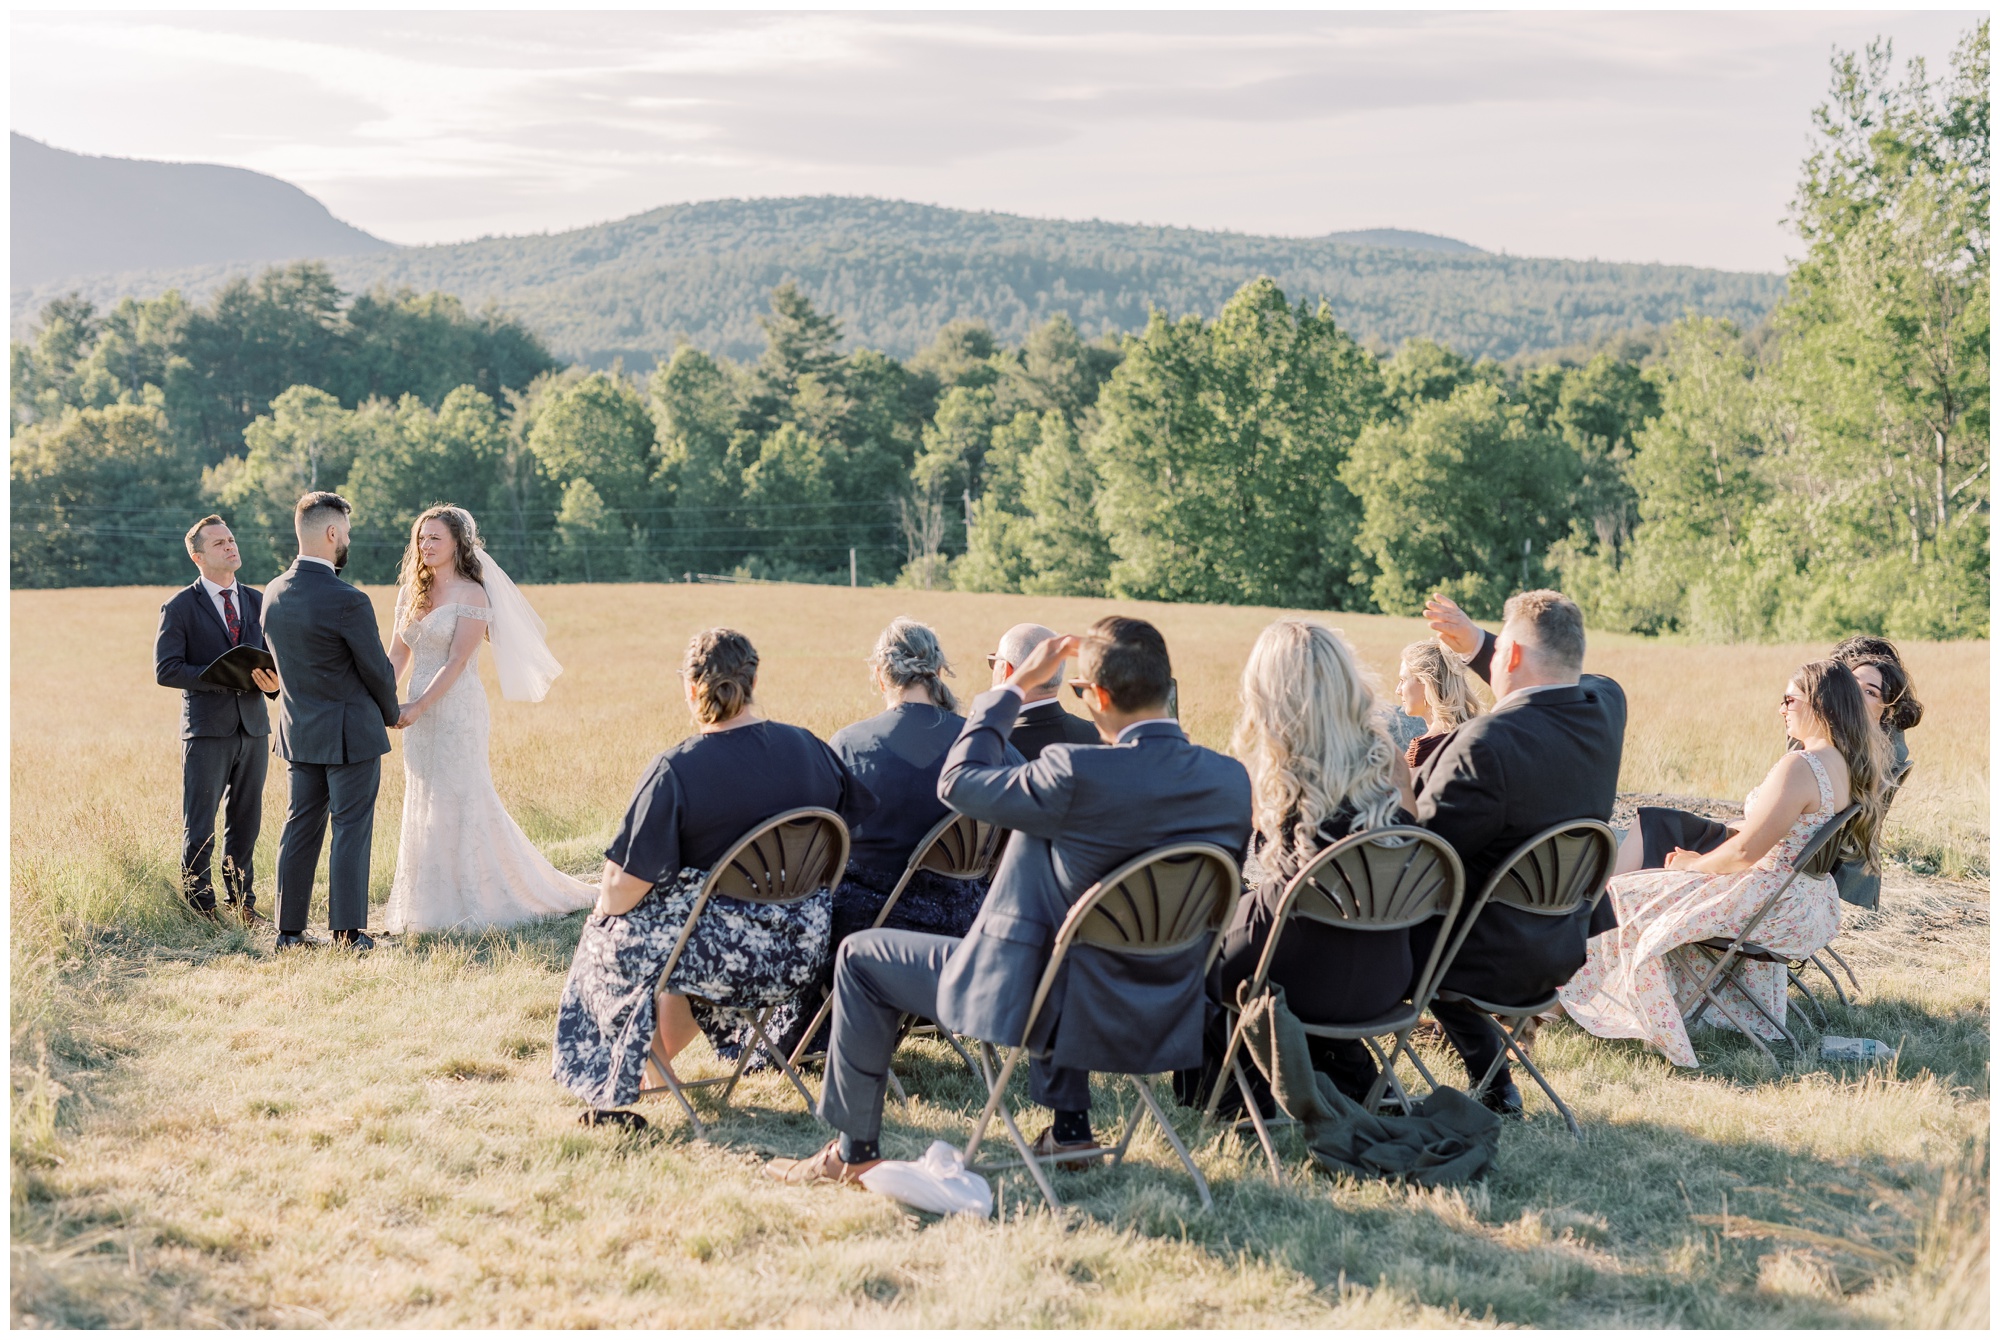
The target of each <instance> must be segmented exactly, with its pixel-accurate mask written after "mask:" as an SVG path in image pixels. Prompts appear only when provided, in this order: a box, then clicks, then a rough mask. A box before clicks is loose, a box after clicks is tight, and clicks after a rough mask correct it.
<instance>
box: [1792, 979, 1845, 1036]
mask: <svg viewBox="0 0 2000 1340" xmlns="http://www.w3.org/2000/svg"><path fill="white" fill-rule="evenodd" d="M1785 980H1786V981H1787V982H1788V983H1789V984H1790V985H1792V986H1795V987H1797V988H1798V989H1799V994H1800V995H1801V996H1803V997H1805V1003H1806V1005H1807V1006H1808V1007H1809V1008H1810V1009H1811V1010H1812V1013H1813V1017H1814V1018H1815V1019H1817V1020H1818V1021H1819V1026H1820V1027H1821V1028H1825V1027H1826V1010H1825V1008H1824V1007H1823V1006H1821V1005H1820V1003H1819V998H1818V997H1816V996H1814V995H1813V993H1812V988H1811V987H1809V986H1807V985H1806V981H1805V978H1803V977H1801V976H1799V974H1798V972H1797V971H1796V970H1795V969H1793V968H1790V967H1787V968H1786V969H1785ZM1833 989H1834V990H1835V991H1836V992H1838V991H1839V990H1840V985H1839V983H1837V982H1836V983H1835V984H1834V988H1833ZM1842 1003H1843V1004H1845V1003H1846V1002H1845V1001H1843V1002H1842Z"/></svg>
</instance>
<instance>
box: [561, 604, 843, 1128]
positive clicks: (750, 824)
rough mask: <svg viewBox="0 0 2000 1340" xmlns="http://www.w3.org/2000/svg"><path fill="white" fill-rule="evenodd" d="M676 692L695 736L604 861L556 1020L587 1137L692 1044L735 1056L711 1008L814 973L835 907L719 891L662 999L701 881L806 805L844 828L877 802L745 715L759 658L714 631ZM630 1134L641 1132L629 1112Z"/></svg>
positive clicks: (837, 765) (777, 992)
mask: <svg viewBox="0 0 2000 1340" xmlns="http://www.w3.org/2000/svg"><path fill="white" fill-rule="evenodd" d="M681 679H682V682H683V687H684V689H685V692H686V695H687V701H688V708H689V711H690V712H691V713H692V714H693V716H694V719H695V722H696V724H697V725H698V726H699V727H700V729H699V731H698V732H697V733H696V734H694V735H691V736H689V737H688V738H687V739H685V740H683V741H681V742H680V743H679V744H677V745H675V746H674V747H673V748H671V749H669V750H667V751H666V752H665V753H663V754H661V755H660V756H659V757H658V758H656V759H654V760H653V763H652V766H651V767H649V768H648V769H647V770H646V774H645V776H643V777H642V778H640V779H639V786H638V790H637V791H635V792H634V793H633V796H632V803H631V806H630V807H629V808H628V809H627V810H626V812H625V819H624V822H623V823H622V824H621V825H620V826H619V829H618V835H617V836H616V837H615V838H613V839H612V842H611V846H610V847H609V848H607V849H606V851H605V853H604V855H605V865H604V875H603V882H602V888H601V890H600V892H599V894H598V898H597V906H596V908H595V910H594V911H593V912H592V913H591V915H590V918H589V919H588V920H587V921H586V922H585V923H584V928H583V935H582V938H580V939H579V940H578V941H577V946H576V957H575V958H574V959H573V960H572V961H571V963H570V970H569V980H568V981H567V982H566V983H565V984H564V986H563V995H562V1005H561V1007H560V1008H559V1010H558V1012H557V1015H556V1040H555V1079H556V1082H557V1083H559V1084H561V1085H562V1086H563V1087H564V1088H566V1089H568V1090H569V1091H570V1092H571V1093H573V1094H575V1095H576V1096H577V1097H579V1098H581V1099H583V1101H585V1102H586V1103H589V1104H590V1106H591V1108H592V1109H593V1110H592V1111H591V1112H589V1113H586V1114H585V1115H584V1121H585V1122H586V1123H587V1124H591V1123H595V1122H597V1121H600V1120H603V1119H604V1114H605V1113H606V1112H607V1110H608V1109H612V1108H617V1107H620V1106H622V1105H623V1104H626V1103H629V1102H631V1101H632V1100H633V1099H634V1098H636V1097H638V1094H639V1090H640V1088H641V1087H642V1082H643V1079H644V1072H645V1066H646V1063H647V1061H648V1060H649V1059H650V1060H651V1062H652V1063H653V1064H654V1065H655V1066H657V1067H659V1068H661V1069H663V1070H664V1069H666V1068H667V1067H670V1066H671V1065H672V1063H673V1059H674V1057H675V1056H677V1055H679V1053H680V1052H681V1050H682V1049H683V1048H685V1047H686V1046H687V1045H688V1044H689V1043H690V1042H692V1041H694V1039H695V1035H696V1034H697V1033H698V1032H707V1033H709V1035H710V1039H711V1041H712V1042H714V1043H715V1044H716V1046H717V1048H718V1050H719V1051H720V1050H725V1049H726V1050H728V1051H730V1052H732V1053H733V1051H734V1047H735V1045H736V1044H737V1043H738V1041H739V1039H738V1038H737V1037H736V1030H735V1026H734V1024H733V1023H731V1022H730V1021H728V1020H727V1019H726V1017H721V1016H718V1014H717V1012H715V1011H713V1010H711V1009H709V1008H708V1005H709V1004H710V1003H713V1004H716V1005H729V1006H757V1005H765V1004H770V1003H772V1002H774V1001H777V1000H782V999H785V998H787V997H789V996H791V995H794V994H796V993H797V992H798V991H799V990H801V989H802V988H804V987H805V986H806V985H808V984H809V983H811V982H813V981H815V980H816V979H818V978H819V977H821V976H823V975H824V973H825V970H826V965H827V961H828V957H829V955H830V953H831V949H830V946H829V938H830V923H831V903H832V899H831V895H830V894H829V893H827V892H825V891H822V892H821V893H819V894H816V895H814V896H813V897H812V898H809V899H807V900H806V901H804V902H800V903H792V904H789V905H786V906H782V907H774V906H769V905H765V904H760V903H749V902H744V901H742V900H739V899H735V898H730V897H726V896H723V895H721V894H717V895H716V896H714V897H712V898H710V899H709V901H708V905H707V907H706V909H705V910H704V911H703V912H702V916H701V921H700V923H699V924H698V926H697V927H696V930H695V932H694V935H693V936H692V938H691V939H690V940H689V942H688V946H687V948H686V950H685V951H683V952H682V954H681V957H680V961H679V962H677V963H676V964H675V965H674V972H673V976H672V978H671V979H669V980H668V981H667V982H666V983H665V985H664V989H663V990H662V992H661V994H660V995H659V996H658V998H657V1002H656V1001H655V997H654V992H655V990H656V989H659V988H661V983H660V974H661V973H662V972H663V971H665V969H666V964H667V959H668V957H669V956H670V955H672V953H673V948H674V943H675V941H676V939H677V938H678V937H679V935H680V931H681V926H682V924H683V923H684V922H685V921H686V920H687V915H688V912H689V910H690V909H691V908H692V907H693V905H694V899H695V896H696V895H697V894H698V893H699V892H700V889H701V885H702V881H703V880H704V879H706V878H707V875H708V870H709V868H710V867H711V866H712V865H713V864H714V863H715V862H716V861H718V860H720V859H721V858H722V856H723V855H724V853H726V852H727V851H728V850H729V848H730V847H732V846H734V845H735V844H736V842H737V840H738V839H740V838H742V837H743V836H745V835H746V834H748V833H749V832H750V831H751V830H753V829H755V828H756V827H758V826H759V825H760V824H762V823H764V822H765V821H766V820H768V819H770V818H772V817H773V816H775V815H778V814H782V813H784V812H785V811H786V810H792V809H798V808H801V807H803V806H809V805H810V806H819V807H822V808H825V809H830V810H833V811H835V812H836V813H838V814H839V815H840V816H841V818H842V819H844V820H845V821H847V822H848V823H849V824H852V823H854V822H855V821H856V820H858V819H860V818H863V817H865V816H866V815H867V814H869V813H870V812H871V811H872V810H873V809H874V807H875V799H874V796H873V795H872V794H871V793H870V792H869V790H868V788H867V787H866V786H865V785H863V784H862V783H861V782H859V781H858V780H856V778H855V777H854V775H853V774H852V773H850V772H849V771H848V769H847V766H846V764H844V763H842V762H841V760H840V757H839V756H838V755H837V754H835V753H834V752H833V750H831V749H829V748H828V747H827V746H826V744H825V742H823V741H822V740H820V739H819V738H818V737H817V736H815V735H813V734H812V733H811V732H810V731H806V730H803V729H801V728H799V727H797V726H787V725H782V724H780V723H778V722H775V721H770V720H767V719H766V718H764V717H763V716H762V715H760V714H759V713H758V712H757V711H756V709H755V707H754V706H753V703H752V694H753V691H754V690H755V687H756V681H757V651H756V648H754V647H752V646H751V645H750V640H749V639H748V638H746V637H744V636H743V635H742V634H741V633H738V632H735V631H733V630H730V629H727V628H711V629H709V630H708V631H707V632H704V633H698V634H696V635H695V637H694V639H693V641H691V642H690V643H689V644H688V650H687V656H686V658H685V660H684V661H683V663H682V667H681ZM622 1119H623V1120H624V1121H625V1122H626V1123H627V1124H643V1123H642V1122H640V1121H639V1120H638V1119H637V1118H636V1117H635V1116H633V1115H632V1114H622Z"/></svg>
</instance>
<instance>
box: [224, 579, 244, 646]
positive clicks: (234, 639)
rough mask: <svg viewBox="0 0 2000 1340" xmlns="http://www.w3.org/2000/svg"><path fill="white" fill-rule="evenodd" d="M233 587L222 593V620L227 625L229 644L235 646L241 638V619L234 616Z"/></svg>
mask: <svg viewBox="0 0 2000 1340" xmlns="http://www.w3.org/2000/svg"><path fill="white" fill-rule="evenodd" d="M235 595H236V592H235V589H234V588H231V589H230V590H227V591H224V592H223V593H222V621H223V622H224V623H226V624H228V625H229V645H230V646H232V647H233V646H235V645H236V644H237V643H238V642H241V641H242V640H243V620H241V619H239V618H237V617H236V601H235V599H234V597H235Z"/></svg>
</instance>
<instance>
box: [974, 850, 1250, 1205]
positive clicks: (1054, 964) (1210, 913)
mask: <svg viewBox="0 0 2000 1340" xmlns="http://www.w3.org/2000/svg"><path fill="white" fill-rule="evenodd" d="M1242 889H1243V877H1242V874H1241V873H1240V872H1239V871H1238V870H1237V867H1236V858H1235V857H1234V856H1232V855H1231V854H1230V853H1228V852H1226V851H1224V850H1223V849H1222V848H1220V847H1217V846H1213V845H1211V844H1209V843H1206V842H1184V843H1178V844H1176V845H1174V846H1170V847H1161V848H1159V849H1157V850H1155V851H1150V852H1147V853H1146V854H1144V855H1143V856H1138V857H1135V858H1133V859H1132V860H1130V861H1127V862H1126V863H1125V864H1124V865H1121V866H1119V867H1118V868H1117V869H1115V870H1113V871H1111V872H1110V873H1109V874H1107V875H1106V876H1104V878H1103V879H1101V880H1099V881H1098V882H1097V883H1096V884H1093V885H1092V886H1091V887H1090V888H1089V889H1088V890H1086V891H1085V892H1084V895H1083V896H1082V897H1081V898H1079V899H1077V900H1076V904H1075V906H1073V907H1071V908H1070V910H1069V915H1068V916H1066V917H1064V918H1063V924H1062V926H1061V928H1060V929H1059V930H1058V931H1057V932H1056V939H1055V945H1054V947H1053V948H1052V949H1051V950H1050V953H1049V965H1048V967H1047V968H1045V969H1044V970H1043V971H1042V980H1041V982H1040V984H1039V985H1038V986H1037V987H1036V988H1035V996H1034V999H1033V1001H1032V1002H1030V1004H1029V1006H1028V1023H1027V1027H1026V1028H1025V1029H1024V1030H1023V1031H1022V1034H1021V1042H1020V1045H1019V1046H1015V1047H1009V1048H1008V1049H1007V1057H1006V1060H1005V1061H1004V1063H1001V1064H1000V1066H999V1074H998V1075H997V1076H990V1077H989V1079H988V1088H989V1090H990V1092H989V1094H988V1096H987V1099H986V1109H985V1110H984V1111H983V1112H981V1113H980V1114H979V1123H978V1125H976V1126H974V1127H973V1129H972V1138H971V1140H969V1141H967V1143H966V1146H965V1161H966V1162H967V1163H968V1164H969V1163H971V1162H972V1156H973V1155H974V1154H976V1153H978V1152H979V1145H980V1142H981V1141H982V1140H984V1139H985V1138H986V1128H987V1126H988V1125H990V1124H991V1123H992V1121H993V1118H994V1115H995V1114H996V1113H997V1114H998V1115H999V1117H1000V1121H1001V1124H1002V1125H1003V1126H1005V1127H1006V1130H1007V1137H1008V1139H1010V1140H1012V1141H1013V1142H1014V1148H1015V1149H1016V1150H1017V1151H1019V1153H1020V1155H1021V1160H1022V1164H1023V1166H1025V1167H1026V1168H1027V1170H1028V1175H1029V1176H1031V1177H1033V1178H1034V1179H1035V1185H1036V1186H1037V1187H1038V1188H1040V1190H1041V1193H1042V1197H1043V1199H1045V1200H1047V1201H1048V1203H1049V1208H1050V1209H1052V1210H1059V1209H1061V1208H1062V1202H1061V1201H1059V1200H1057V1199H1056V1193H1055V1188H1054V1187H1052V1186H1051V1185H1049V1179H1048V1174H1047V1173H1046V1172H1045V1171H1044V1170H1043V1167H1042V1164H1041V1161H1040V1160H1038V1159H1037V1158H1036V1157H1035V1155H1034V1151H1033V1150H1031V1149H1030V1148H1029V1147H1028V1142H1027V1140H1026V1139H1025V1138H1023V1136H1022V1135H1021V1128H1020V1126H1019V1125H1018V1124H1017V1123H1016V1122H1015V1120H1014V1113H1013V1111H1012V1109H1010V1108H1009V1107H1008V1105H1007V1084H1008V1081H1009V1080H1011V1079H1012V1078H1013V1077H1014V1071H1015V1069H1016V1068H1017V1067H1018V1066H1019V1065H1020V1063H1021V1059H1022V1058H1023V1057H1025V1056H1026V1055H1028V1047H1029V1043H1028V1040H1029V1039H1030V1038H1032V1037H1034V1035H1035V1025H1036V1023H1037V1022H1038V1021H1039V1019H1040V1016H1041V1012H1042V1006H1043V1005H1044V1004H1045V1003H1046V1002H1047V1001H1048V997H1049V992H1050V990H1051V989H1053V988H1054V986H1055V982H1056V977H1057V974H1058V973H1060V972H1061V971H1062V968H1063V963H1064V961H1065V960H1066V959H1067V958H1068V957H1069V951H1070V948H1071V946H1072V945H1076V944H1079V943H1081V944H1086V945H1090V946H1091V947H1093V948H1095V949H1098V950H1101V951H1104V952H1106V953H1109V954H1112V955H1118V956H1131V957H1134V958H1159V957H1164V956H1166V955H1169V954H1175V953H1179V952H1181V951H1183V950H1186V949H1187V948H1188V947H1189V946H1191V945H1194V944H1196V943H1198V942H1200V940H1201V939H1202V937H1204V936H1206V937H1208V938H1209V947H1208V952H1207V953H1206V954H1205V955H1203V956H1202V962H1201V966H1200V968H1199V969H1198V972H1199V974H1200V976H1202V977H1206V976H1207V975H1208V969H1209V967H1210V965H1211V964H1213V963H1214V962H1215V955H1216V951H1217V950H1218V949H1219V948H1220V947H1221V944H1222V934H1221V933H1222V928H1223V927H1224V926H1227V925H1228V924H1229V918H1230V917H1231V915H1232V914H1233V913H1234V912H1235V910H1236V899H1237V897H1238V896H1239V895H1240V894H1241V893H1242ZM1161 1022H1162V1025H1163V1026H1165V1025H1168V1024H1171V1023H1172V1022H1174V1021H1172V1020H1162V1021H1161ZM980 1047H981V1051H982V1053H983V1054H984V1056H985V1057H986V1058H988V1059H990V1058H991V1054H992V1049H991V1047H990V1046H988V1045H987V1044H985V1043H981V1044H980ZM1100 1073H1112V1074H1113V1077H1114V1078H1115V1072H1100ZM1125 1078H1126V1079H1127V1080H1129V1081H1130V1082H1131V1084H1132V1087H1133V1088H1134V1089H1136V1090H1137V1091H1138V1094H1139V1101H1140V1102H1141V1103H1142V1104H1144V1109H1145V1110H1144V1111H1143V1112H1139V1113H1135V1114H1134V1115H1133V1116H1132V1117H1131V1118H1130V1119H1129V1120H1127V1121H1126V1123H1125V1134H1124V1137H1123V1138H1122V1139H1120V1140H1119V1142H1118V1145H1117V1147H1116V1148H1114V1149H1110V1150H1107V1151H1105V1152H1104V1153H1103V1154H1102V1155H1094V1156H1092V1157H1101V1158H1104V1159H1107V1160H1108V1161H1109V1162H1111V1163H1113V1164H1117V1163H1120V1162H1123V1161H1124V1158H1125V1152H1126V1150H1127V1149H1129V1148H1130V1147H1131V1144H1132V1137H1133V1135H1134V1134H1135V1133H1137V1131H1138V1129H1139V1125H1140V1123H1141V1122H1143V1121H1144V1120H1145V1118H1146V1117H1147V1116H1148V1115H1150V1116H1151V1117H1152V1118H1153V1120H1154V1121H1156V1122H1158V1123H1159V1127H1160V1131H1161V1133H1162V1134H1163V1135H1165V1136H1166V1137H1167V1143H1168V1144H1170V1145H1172V1146H1173V1149H1174V1153H1176V1154H1178V1155H1179V1156H1180V1160H1181V1166H1182V1167H1184V1168H1186V1169H1187V1173H1188V1176H1190V1177H1192V1178H1193V1179H1194V1185H1195V1190H1196V1191H1198V1192H1199V1193H1200V1194H1201V1207H1202V1208H1203V1209H1204V1210H1206V1209H1208V1208H1209V1207H1210V1206H1212V1205H1213V1204H1214V1203H1215V1201H1214V1199H1213V1197H1211V1196H1210V1195H1209V1193H1208V1182H1207V1180H1206V1179H1204V1178H1203V1177H1202V1175H1201V1169H1199V1168H1197V1167H1195V1164H1194V1159H1193V1157H1192V1156H1190V1155H1189V1153H1188V1151H1187V1146H1186V1145H1184V1144H1182V1143H1181V1138H1180V1136H1178V1135H1176V1134H1175V1133H1174V1127H1173V1123H1172V1122H1171V1121H1169V1120H1168V1119H1167V1114H1166V1112H1165V1111H1164V1110H1162V1109H1161V1107H1160V1101H1159V1099H1158V1098H1157V1097H1155V1096H1154V1094H1153V1090H1152V1082H1151V1081H1152V1077H1151V1076H1150V1075H1131V1074H1128V1075H1126V1076H1125ZM1051 1162H1052V1163H1054V1162H1055V1160H1051ZM994 1166H995V1167H1013V1166H1014V1165H1013V1164H1011V1163H1010V1164H1002V1165H994ZM988 1170H989V1171H991V1170H993V1168H989V1169H988Z"/></svg>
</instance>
